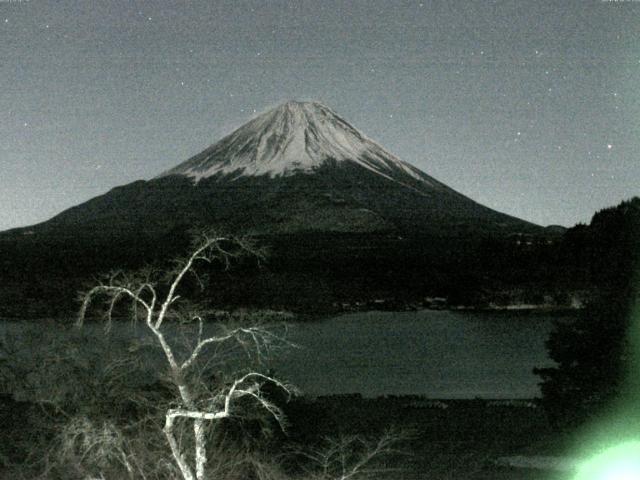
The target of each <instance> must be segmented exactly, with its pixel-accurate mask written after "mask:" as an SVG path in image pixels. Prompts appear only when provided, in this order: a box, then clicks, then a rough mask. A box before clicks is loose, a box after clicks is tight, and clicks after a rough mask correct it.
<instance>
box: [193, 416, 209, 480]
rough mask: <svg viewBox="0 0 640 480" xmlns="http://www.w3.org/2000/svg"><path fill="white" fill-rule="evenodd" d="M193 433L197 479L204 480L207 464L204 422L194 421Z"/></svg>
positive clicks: (200, 420)
mask: <svg viewBox="0 0 640 480" xmlns="http://www.w3.org/2000/svg"><path fill="white" fill-rule="evenodd" d="M193 433H194V437H195V442H196V479H197V480H204V478H205V467H206V463H207V445H206V438H205V430H204V420H202V419H196V420H194V422H193Z"/></svg>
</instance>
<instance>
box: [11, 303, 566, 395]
mask: <svg viewBox="0 0 640 480" xmlns="http://www.w3.org/2000/svg"><path fill="white" fill-rule="evenodd" d="M560 315H561V314H556V313H544V314H542V313H520V312H462V311H434V310H424V311H418V312H361V313H353V314H346V315H340V316H336V317H334V318H329V319H325V320H318V321H314V322H306V323H294V324H293V325H292V328H290V329H289V331H288V339H289V340H290V341H292V342H294V343H295V344H297V345H299V346H300V347H301V348H297V349H291V350H287V351H286V353H282V354H279V355H278V356H277V357H275V358H273V359H271V360H270V361H269V362H267V366H269V367H272V368H273V369H274V370H275V372H276V374H277V376H279V377H281V378H283V379H286V380H288V381H290V382H291V383H293V384H295V385H296V386H298V387H299V388H300V389H301V390H302V391H303V392H304V393H306V394H309V395H327V394H344V393H360V394H362V395H363V396H367V397H375V396H380V395H389V394H395V395H403V394H416V395H424V396H427V397H430V398H441V399H443V398H475V397H481V398H532V397H536V396H539V393H540V392H539V388H538V385H537V383H538V377H536V376H535V375H534V374H533V373H532V369H533V368H534V367H544V366H550V365H553V362H551V360H550V359H549V358H548V356H547V352H546V350H545V346H544V342H545V340H546V339H547V336H548V334H549V332H550V331H551V328H552V322H553V320H554V318H559V317H560ZM23 326H24V324H20V323H16V322H3V323H0V332H1V331H2V330H5V331H6V330H15V329H20V328H24V327H23ZM85 328H86V329H87V332H88V334H93V333H90V332H94V333H98V332H99V333H100V334H102V333H101V330H98V326H97V325H91V326H87V327H85ZM138 330H141V326H139V327H138ZM114 331H117V333H116V334H117V335H131V328H130V327H129V324H128V323H121V324H115V326H114Z"/></svg>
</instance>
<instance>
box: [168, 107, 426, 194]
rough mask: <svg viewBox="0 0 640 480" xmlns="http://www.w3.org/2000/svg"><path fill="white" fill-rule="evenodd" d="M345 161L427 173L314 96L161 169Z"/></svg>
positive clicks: (241, 172)
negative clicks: (387, 149)
mask: <svg viewBox="0 0 640 480" xmlns="http://www.w3.org/2000/svg"><path fill="white" fill-rule="evenodd" d="M340 162H350V163H355V164H357V165H359V166H361V167H364V168H366V169H368V170H370V171H372V172H375V173H377V174H379V175H382V176H384V177H387V178H389V179H390V180H391V179H392V178H391V177H393V176H394V175H393V174H394V172H395V173H396V174H397V173H400V172H403V173H404V174H405V175H410V176H411V177H413V179H417V180H421V181H425V182H428V183H431V182H429V179H428V178H427V177H426V176H425V175H424V174H422V172H420V171H419V170H417V169H416V168H414V167H412V166H411V165H409V164H408V163H405V162H403V161H401V160H399V159H398V158H397V157H395V156H394V155H392V154H391V153H389V152H387V151H386V150H385V149H384V148H382V147H381V146H380V145H378V144H377V143H375V142H373V141H372V140H370V139H368V138H367V137H365V136H364V135H363V134H362V133H361V132H359V131H358V130H357V129H355V128H354V127H353V126H351V125H350V124H349V123H347V122H346V121H345V120H343V119H342V118H340V117H339V116H338V115H336V114H335V113H334V112H333V111H332V110H331V109H330V108H328V107H326V106H324V105H322V104H320V103H317V102H297V101H289V102H286V103H284V104H282V105H280V106H278V107H276V108H274V109H272V110H269V111H267V112H265V113H262V114H261V115H258V116H257V117H255V118H254V119H253V120H251V121H249V122H248V123H246V124H245V125H243V126H242V127H240V128H238V129H237V130H235V131H234V132H233V133H231V134H230V135H228V136H226V137H225V138H223V139H222V140H220V141H219V142H218V143H216V144H214V145H212V146H211V147H209V148H207V149H206V150H204V151H203V152H201V153H199V154H198V155H196V156H194V157H192V158H190V159H189V160H187V161H186V162H183V163H181V164H180V165H178V166H176V167H174V168H172V169H170V170H168V171H166V172H164V173H162V174H161V175H160V177H163V176H167V175H176V174H178V175H186V176H188V177H191V178H193V179H195V180H196V182H197V181H199V180H201V179H203V178H207V177H211V176H214V175H222V176H228V175H230V176H232V178H237V177H240V176H261V175H268V176H269V177H278V176H288V175H292V174H294V173H311V172H313V171H314V170H315V169H317V168H319V167H321V166H323V165H326V164H327V163H340Z"/></svg>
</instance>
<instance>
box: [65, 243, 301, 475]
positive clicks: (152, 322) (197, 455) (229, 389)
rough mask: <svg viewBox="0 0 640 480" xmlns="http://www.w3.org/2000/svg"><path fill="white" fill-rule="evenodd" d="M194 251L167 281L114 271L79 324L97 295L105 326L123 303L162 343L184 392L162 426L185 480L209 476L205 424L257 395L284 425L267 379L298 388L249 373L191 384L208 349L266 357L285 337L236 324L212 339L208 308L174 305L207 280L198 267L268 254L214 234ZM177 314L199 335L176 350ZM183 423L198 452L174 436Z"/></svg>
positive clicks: (147, 273)
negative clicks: (205, 389) (170, 331)
mask: <svg viewBox="0 0 640 480" xmlns="http://www.w3.org/2000/svg"><path fill="white" fill-rule="evenodd" d="M190 251H191V253H190V255H189V256H187V257H185V258H182V259H179V260H177V261H176V262H175V267H174V268H173V269H171V271H170V272H168V275H167V276H166V279H165V281H164V282H160V281H157V280H155V279H154V278H153V275H152V272H151V270H149V269H146V270H143V271H141V272H138V273H137V274H133V275H131V274H124V273H122V272H118V273H115V274H112V275H111V276H109V277H108V278H107V279H106V281H104V282H101V283H100V284H98V285H96V286H94V287H93V288H91V289H90V290H89V291H88V292H87V293H86V294H84V295H83V297H82V298H83V299H82V307H81V309H80V312H79V315H78V325H79V326H82V324H83V322H84V321H85V317H86V316H87V312H88V310H89V308H90V306H91V305H92V303H93V302H94V300H102V301H103V302H104V305H105V307H106V310H105V311H104V317H105V320H106V326H107V328H108V327H109V326H110V325H111V322H112V319H113V316H114V312H115V311H116V310H117V308H118V305H119V304H120V303H121V302H123V301H125V300H127V301H128V302H130V304H131V306H132V317H133V318H134V319H141V320H142V321H143V322H144V324H145V325H146V327H147V328H148V330H149V331H150V332H151V334H152V336H153V338H155V340H156V342H157V343H158V344H159V345H160V347H161V349H162V352H163V353H164V358H165V359H166V362H167V364H168V367H169V371H170V378H171V381H172V383H173V384H174V385H175V387H176V388H177V391H178V403H177V406H175V408H168V409H167V411H166V413H165V423H164V429H163V430H164V434H165V436H166V439H167V442H168V444H169V447H170V449H171V453H172V456H173V460H174V461H175V463H176V464H177V466H178V468H179V469H180V472H181V474H182V477H183V479H184V480H203V479H205V478H206V467H207V442H206V435H205V432H206V423H207V422H212V421H216V420H220V419H223V418H227V417H230V416H231V415H232V413H233V408H234V404H235V403H236V402H237V401H238V399H241V398H242V399H250V400H253V401H254V402H255V404H256V406H258V407H260V408H263V409H264V410H265V411H266V412H267V413H268V414H269V415H270V416H272V417H273V418H274V419H275V420H276V421H277V422H278V423H279V424H281V425H282V422H283V414H282V411H281V410H280V408H279V407H278V406H277V405H276V404H274V403H273V402H272V401H271V400H269V398H267V396H266V395H265V394H264V393H263V391H262V390H261V386H262V385H263V384H264V383H265V382H267V383H271V384H274V385H277V386H278V387H279V388H281V389H282V390H284V391H285V392H287V393H288V394H290V393H291V392H292V387H291V386H289V385H286V384H284V383H282V382H280V381H279V380H277V379H275V378H273V377H272V376H269V375H264V374H262V373H260V372H258V371H248V372H246V373H244V374H242V375H239V376H237V377H236V378H234V379H232V380H231V381H230V382H228V383H227V384H225V385H222V386H220V387H219V388H218V389H217V391H215V392H209V395H207V396H206V398H202V395H201V392H202V389H201V388H200V386H199V385H196V384H194V383H193V382H189V381H188V379H189V378H190V373H191V372H192V370H193V369H194V368H195V365H196V363H197V362H198V360H199V359H200V358H201V357H203V356H204V352H205V351H206V350H207V348H208V347H211V346H214V345H217V346H219V345H222V344H224V343H230V342H236V343H238V344H240V345H242V346H245V347H247V348H251V349H253V350H254V351H255V352H257V353H258V354H260V355H261V354H264V353H265V352H267V351H268V350H269V349H270V348H272V347H274V346H276V345H277V344H279V343H280V342H281V341H282V339H281V338H280V337H279V336H277V335H275V334H274V333H273V332H271V331H270V330H269V329H267V328H265V327H263V326H237V327H235V328H228V329H226V330H225V331H223V332H222V333H220V334H217V335H213V336H206V335H205V333H204V325H203V323H204V316H205V314H204V313H203V312H199V311H197V310H196V309H194V308H187V309H185V308H182V309H179V308H176V307H177V306H178V304H179V302H178V300H179V299H180V294H179V293H178V291H179V290H180V287H181V285H182V284H183V282H184V280H185V278H186V277H187V276H188V275H193V276H194V277H195V279H196V280H197V281H198V282H200V281H201V279H200V277H199V276H198V273H197V271H196V267H197V265H198V264H211V263H214V262H220V263H221V264H222V265H223V266H228V265H229V263H230V262H231V260H232V259H233V258H235V257H238V256H240V255H252V256H254V257H256V258H262V256H263V252H261V251H260V250H259V249H257V248H256V247H255V246H254V245H253V244H252V243H251V242H249V241H247V240H246V239H242V238H236V237H229V236H221V235H215V234H211V233H203V234H200V235H199V236H198V237H197V239H196V240H195V241H194V243H193V245H192V249H191V250H190ZM175 319H178V320H180V321H181V322H195V323H196V324H197V329H198V333H197V339H196V341H195V343H194V344H192V345H191V346H190V348H188V349H187V350H186V352H181V351H178V350H177V349H176V348H174V347H173V346H172V344H171V342H170V338H169V336H168V335H167V332H166V329H165V326H166V323H167V321H168V320H175ZM178 420H187V421H192V422H193V449H194V451H193V452H187V451H185V447H184V446H183V444H182V443H181V442H180V439H179V438H178V436H177V435H176V433H175V425H176V421H178Z"/></svg>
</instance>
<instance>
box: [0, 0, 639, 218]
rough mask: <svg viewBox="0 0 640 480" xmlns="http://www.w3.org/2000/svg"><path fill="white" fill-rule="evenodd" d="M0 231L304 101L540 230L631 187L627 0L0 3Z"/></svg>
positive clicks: (635, 39)
mask: <svg viewBox="0 0 640 480" xmlns="http://www.w3.org/2000/svg"><path fill="white" fill-rule="evenodd" d="M0 38H1V42H0V80H1V82H2V83H1V86H2V88H1V90H0V128H1V131H2V136H1V137H0V138H1V144H0V230H4V229H7V228H11V227H16V226H22V225H28V224H32V223H35V222H39V221H42V220H45V219H47V218H49V217H51V216H53V215H54V214H56V213H58V212H59V211H61V210H63V209H65V208H68V207H70V206H73V205H76V204H78V203H81V202H83V201H86V200H88V199H89V198H91V197H93V196H96V195H99V194H101V193H104V192H105V191H107V190H109V189H110V188H112V187H114V186H117V185H121V184H125V183H129V182H131V181H134V180H137V179H140V178H143V179H148V178H151V177H153V176H154V175H156V174H158V173H160V172H161V171H163V170H165V169H167V168H169V167H171V166H174V165H176V164H178V163H179V162H181V161H183V160H185V159H186V158H188V157H189V156H191V155H193V154H195V153H198V152H199V151H200V150H202V149H204V148H205V147H207V146H208V145H210V144H211V143H214V142H215V141H217V140H218V139H219V138H220V137H221V136H223V135H224V134H226V133H229V132H230V131H231V130H232V129H233V128H234V127H237V126H239V125H241V124H242V123H244V122H245V121H247V120H248V119H249V118H250V117H251V116H253V115H254V114H255V112H260V111H263V110H265V109H267V108H269V107H271V106H274V105H276V104H278V103H280V102H282V101H284V100H287V99H299V100H318V101H321V102H322V103H325V104H326V105H328V106H330V107H331V108H333V109H334V110H335V111H336V112H337V113H338V114H340V115H341V116H342V117H344V118H345V119H347V120H348V121H349V122H351V123H352V124H353V125H354V126H356V127H357V128H359V129H360V130H361V131H363V132H364V133H365V134H366V135H368V136H369V137H371V138H373V139H375V140H377V141H378V142H379V143H381V144H382V145H383V146H385V147H386V148H387V149H388V150H390V151H391V152H393V153H395V154H396V155H398V156H399V157H400V158H402V159H403V160H406V161H408V162H411V163H413V164H414V165H416V166H418V167H419V168H421V169H423V170H424V171H425V172H427V173H428V174H430V175H432V176H434V177H436V178H437V179H439V180H441V181H443V182H444V183H446V184H448V185H449V186H451V187H453V188H455V189H457V190H458V191H460V192H462V193H464V194H465V195H468V196H470V197H471V198H473V199H474V200H477V201H479V202H481V203H484V204H486V205H487V206H490V207H492V208H495V209H498V210H501V211H503V212H506V213H510V214H513V215H516V216H519V217H521V218H524V219H526V220H530V221H533V222H536V223H540V224H551V223H559V224H563V225H567V226H569V225H572V224H574V223H576V222H578V221H583V222H584V221H588V220H589V218H590V217H591V215H592V214H593V213H594V212H595V211H596V210H597V209H600V208H603V207H605V206H610V205H613V204H616V203H618V202H619V201H620V200H623V199H625V198H628V197H631V196H633V195H637V194H640V188H639V186H640V155H639V152H640V81H639V80H640V1H630V0H627V1H617V2H614V1H601V0H579V1H574V0H553V1H541V0H535V1H534V0H529V1H527V0H512V1H489V0H486V1H471V0H469V1H457V0H448V1H442V2H440V1H432V2H431V1H428V0H423V1H422V2H421V1H412V2H399V1H390V0H375V1H341V2H338V1H331V0H329V1H328V0H322V1H318V0H315V1H296V2H294V1H215V0H193V1H168V0H162V1H153V2H152V1H140V2H138V1H130V0H103V1H99V0H95V1H84V0H55V1H40V0H22V1H20V0H0Z"/></svg>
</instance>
